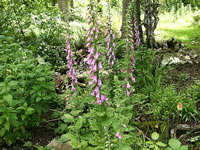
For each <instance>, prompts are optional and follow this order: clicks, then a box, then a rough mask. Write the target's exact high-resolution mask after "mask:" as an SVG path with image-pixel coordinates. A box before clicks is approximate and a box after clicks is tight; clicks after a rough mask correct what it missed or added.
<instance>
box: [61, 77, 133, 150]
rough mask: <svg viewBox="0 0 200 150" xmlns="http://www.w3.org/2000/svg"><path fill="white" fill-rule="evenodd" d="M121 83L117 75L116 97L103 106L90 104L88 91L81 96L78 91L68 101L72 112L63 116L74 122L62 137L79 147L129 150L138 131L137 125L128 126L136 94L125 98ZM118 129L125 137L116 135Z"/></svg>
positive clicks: (115, 83)
mask: <svg viewBox="0 0 200 150" xmlns="http://www.w3.org/2000/svg"><path fill="white" fill-rule="evenodd" d="M121 84H122V83H121V81H119V80H118V79H117V77H115V79H114V86H115V90H114V93H115V97H114V98H113V101H112V102H111V101H109V105H107V106H106V103H105V102H104V103H103V104H102V105H99V104H91V103H92V101H93V98H92V97H91V96H89V97H88V96H87V94H88V92H87V93H83V92H81V93H82V94H81V93H79V94H81V95H79V96H78V95H76V94H78V93H76V94H75V95H74V96H73V97H72V99H70V101H69V106H68V108H69V110H70V113H67V114H65V115H64V116H65V117H63V119H64V120H63V121H65V122H66V123H71V124H70V125H69V126H68V129H69V132H68V133H67V134H64V135H62V136H61V140H71V142H72V146H73V148H78V149H105V148H109V149H119V148H121V149H130V145H132V143H133V141H134V140H135V134H134V128H133V127H131V126H129V125H128V123H129V121H130V119H131V118H132V113H131V111H132V106H131V105H129V104H131V101H133V99H134V97H132V98H128V97H126V96H125V93H126V92H125V90H124V89H123V88H121ZM104 88H106V87H104ZM122 93H124V94H122ZM85 94H86V95H85ZM127 106H128V107H127ZM117 132H119V133H120V135H121V136H122V139H121V140H120V139H118V138H117V137H115V134H116V133H117ZM93 136H95V138H92V137H93Z"/></svg>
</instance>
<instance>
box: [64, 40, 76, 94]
mask: <svg viewBox="0 0 200 150" xmlns="http://www.w3.org/2000/svg"><path fill="white" fill-rule="evenodd" d="M66 52H67V61H68V65H67V66H68V69H69V77H70V78H71V80H72V81H71V87H72V88H71V90H72V91H73V92H74V91H75V90H76V88H75V87H74V83H77V78H76V75H75V70H74V68H73V65H75V64H76V62H75V61H73V58H72V51H71V48H70V43H69V36H67V39H66Z"/></svg>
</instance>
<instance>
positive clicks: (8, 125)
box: [4, 121, 10, 131]
mask: <svg viewBox="0 0 200 150" xmlns="http://www.w3.org/2000/svg"><path fill="white" fill-rule="evenodd" d="M4 128H5V129H6V130H8V131H9V130H10V123H9V122H8V121H7V122H6V123H4Z"/></svg>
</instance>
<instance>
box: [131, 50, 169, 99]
mask: <svg viewBox="0 0 200 150" xmlns="http://www.w3.org/2000/svg"><path fill="white" fill-rule="evenodd" d="M134 55H135V61H136V62H137V63H136V64H135V76H136V79H137V80H136V84H135V86H136V91H138V92H143V93H145V94H147V95H149V94H150V93H151V92H156V91H157V90H159V89H160V88H161V86H162V84H163V81H164V75H165V74H166V71H167V69H168V68H167V67H166V66H162V65H161V63H160V58H159V57H158V56H157V55H156V52H155V51H153V50H152V49H149V50H148V49H146V48H145V47H140V48H138V50H137V51H135V53H134Z"/></svg>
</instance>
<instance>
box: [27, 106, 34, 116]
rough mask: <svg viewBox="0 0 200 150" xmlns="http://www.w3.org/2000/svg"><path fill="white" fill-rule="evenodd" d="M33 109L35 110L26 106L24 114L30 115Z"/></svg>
mask: <svg viewBox="0 0 200 150" xmlns="http://www.w3.org/2000/svg"><path fill="white" fill-rule="evenodd" d="M34 111H35V110H34V109H33V108H31V107H28V108H27V110H26V112H25V114H26V115H31V114H32V113H33V112H34Z"/></svg>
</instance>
